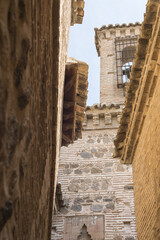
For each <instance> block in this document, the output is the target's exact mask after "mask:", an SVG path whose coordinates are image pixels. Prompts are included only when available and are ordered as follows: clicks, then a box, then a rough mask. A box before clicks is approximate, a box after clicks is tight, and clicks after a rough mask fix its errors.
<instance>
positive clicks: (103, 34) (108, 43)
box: [95, 23, 140, 123]
mask: <svg viewBox="0 0 160 240" xmlns="http://www.w3.org/2000/svg"><path fill="white" fill-rule="evenodd" d="M139 30H140V23H136V24H129V25H126V24H123V25H115V26H113V25H109V26H108V27H106V26H103V27H101V28H100V29H97V28H95V43H96V47H97V51H98V55H99V56H100V102H101V103H107V104H110V103H117V104H123V103H124V89H123V88H117V80H116V77H117V75H116V57H115V38H118V37H128V36H137V35H139ZM106 121H108V123H109V122H110V121H109V119H107V120H106Z"/></svg>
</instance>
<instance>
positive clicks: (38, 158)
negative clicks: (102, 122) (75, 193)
mask: <svg viewBox="0 0 160 240" xmlns="http://www.w3.org/2000/svg"><path fill="white" fill-rule="evenodd" d="M70 18H71V2H70V1H67V2H65V4H64V3H63V1H44V0H40V1H27V0H11V1H10V0H2V1H0V56H1V57H0V239H9V240H13V239H17V240H18V239H19V240H20V239H23V240H28V239H32V240H34V239H35V240H37V239H38V240H42V239H43V240H44V239H50V232H51V219H52V209H53V204H52V203H53V196H54V191H55V180H56V172H57V156H58V152H59V148H60V130H61V112H62V111H61V107H62V92H63V87H62V86H63V81H64V70H65V61H66V56H67V46H68V38H69V28H70ZM64 36H65V37H64Z"/></svg>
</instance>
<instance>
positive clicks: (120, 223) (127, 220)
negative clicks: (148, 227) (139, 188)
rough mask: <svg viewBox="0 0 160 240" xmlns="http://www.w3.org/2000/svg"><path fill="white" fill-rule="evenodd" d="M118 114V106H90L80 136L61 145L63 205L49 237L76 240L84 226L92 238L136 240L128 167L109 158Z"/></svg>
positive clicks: (129, 170)
mask: <svg viewBox="0 0 160 240" xmlns="http://www.w3.org/2000/svg"><path fill="white" fill-rule="evenodd" d="M93 109H94V110H93ZM120 112H121V109H120V105H119V106H110V107H109V108H108V107H105V106H104V105H103V106H101V107H99V109H98V107H96V106H95V108H94V107H93V108H91V109H90V110H89V109H88V110H87V112H86V120H85V121H84V131H83V136H82V139H80V140H78V141H76V142H75V143H74V144H72V145H70V146H69V147H63V148H62V149H61V154H60V165H59V177H58V182H59V183H61V187H62V195H63V199H64V206H63V207H62V208H61V210H60V212H57V213H56V215H55V216H54V217H53V227H52V239H54V240H60V239H66V240H69V239H78V238H77V237H78V236H79V234H80V233H81V230H82V227H83V224H85V225H86V226H87V231H88V234H90V235H91V238H92V239H97V240H102V239H103V240H104V239H106V240H111V239H115V240H122V239H125V240H128V239H130V240H133V239H136V226H135V214H134V197H133V182H132V181H133V180H132V168H131V166H126V165H121V164H120V162H119V160H118V159H113V158H112V154H113V140H114V137H115V135H116V131H117V128H118V121H119V115H120ZM88 219H89V220H88ZM69 222H71V224H70V223H69ZM103 226H104V228H103Z"/></svg>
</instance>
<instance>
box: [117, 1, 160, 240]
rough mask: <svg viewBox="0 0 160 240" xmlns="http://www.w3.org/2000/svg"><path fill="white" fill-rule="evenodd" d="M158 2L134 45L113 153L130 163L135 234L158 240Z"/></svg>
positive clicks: (141, 239) (150, 3)
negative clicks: (128, 79) (130, 70)
mask: <svg viewBox="0 0 160 240" xmlns="http://www.w3.org/2000/svg"><path fill="white" fill-rule="evenodd" d="M159 13H160V2H159V1H152V0H149V1H148V3H147V8H146V14H145V17H144V21H143V23H142V30H141V34H140V38H139V40H138V44H137V50H136V59H135V61H134V64H133V68H132V72H131V79H130V85H129V87H128V92H127V96H126V101H125V102H126V103H125V108H124V110H123V114H122V119H121V122H120V127H119V129H118V133H117V137H116V139H115V147H116V148H115V156H117V157H120V158H121V162H122V163H126V164H132V166H133V181H134V195H135V213H136V225H137V237H138V239H139V240H152V239H154V240H158V239H160V185H159V182H160V174H159V173H160V151H159V149H160V148H159V142H160V137H159V136H160V124H159V123H160V81H159V80H160V79H159V78H160V65H159V63H160V57H159V56H160V32H159V30H160V19H159Z"/></svg>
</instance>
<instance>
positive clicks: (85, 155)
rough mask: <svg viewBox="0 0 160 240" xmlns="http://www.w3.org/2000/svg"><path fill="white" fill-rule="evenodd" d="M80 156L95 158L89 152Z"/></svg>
mask: <svg viewBox="0 0 160 240" xmlns="http://www.w3.org/2000/svg"><path fill="white" fill-rule="evenodd" d="M80 156H81V157H82V158H92V157H93V155H92V154H91V153H89V152H82V153H80Z"/></svg>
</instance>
